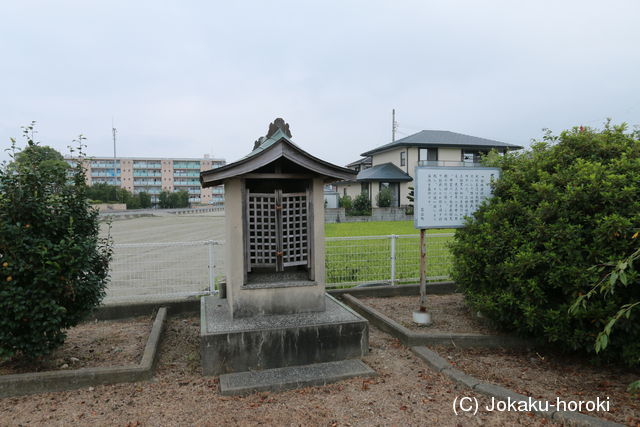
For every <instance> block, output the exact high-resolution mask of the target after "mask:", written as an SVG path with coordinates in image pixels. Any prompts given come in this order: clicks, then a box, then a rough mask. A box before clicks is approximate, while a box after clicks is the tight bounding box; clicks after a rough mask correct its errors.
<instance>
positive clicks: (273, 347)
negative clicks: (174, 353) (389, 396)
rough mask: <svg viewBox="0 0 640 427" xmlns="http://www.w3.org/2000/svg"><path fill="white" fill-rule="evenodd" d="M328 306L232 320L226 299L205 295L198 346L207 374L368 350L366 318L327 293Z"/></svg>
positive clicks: (304, 362)
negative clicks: (313, 310) (302, 311)
mask: <svg viewBox="0 0 640 427" xmlns="http://www.w3.org/2000/svg"><path fill="white" fill-rule="evenodd" d="M325 299H326V300H325V306H326V310H325V311H322V312H313V313H299V314H287V315H272V316H254V317H245V318H239V319H233V318H232V317H231V314H230V313H229V307H228V304H227V301H225V300H221V299H219V298H218V297H217V296H207V297H204V298H202V302H201V304H202V305H201V310H200V316H201V319H200V328H201V329H200V351H201V357H202V371H203V373H204V375H220V374H225V373H230V372H243V371H250V370H260V369H272V368H282V367H286V366H297V365H308V364H312V363H321V362H331V361H337V360H345V359H357V358H360V357H362V356H364V355H366V354H367V353H368V351H369V323H368V322H367V320H366V319H364V318H363V317H361V316H360V315H359V314H357V313H356V312H354V311H353V310H351V309H350V308H349V307H347V306H345V305H344V304H342V303H340V302H338V301H337V300H336V299H335V298H333V297H331V296H329V295H326V296H325Z"/></svg>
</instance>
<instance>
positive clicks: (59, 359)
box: [0, 316, 152, 425]
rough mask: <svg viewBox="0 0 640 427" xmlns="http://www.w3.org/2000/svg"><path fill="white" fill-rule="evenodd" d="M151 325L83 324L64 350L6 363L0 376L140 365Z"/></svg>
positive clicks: (145, 321) (142, 321)
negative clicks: (47, 355)
mask: <svg viewBox="0 0 640 427" xmlns="http://www.w3.org/2000/svg"><path fill="white" fill-rule="evenodd" d="M151 324H152V318H151V317H148V316H145V317H138V318H135V319H127V320H126V321H100V322H86V323H81V324H79V325H78V326H76V327H74V328H71V329H70V330H69V332H68V334H67V339H66V341H65V343H64V344H63V346H62V347H60V348H59V349H57V350H56V351H54V352H53V353H52V354H51V356H49V357H47V358H46V359H43V360H39V361H36V362H32V363H25V362H19V361H9V362H5V363H2V364H0V375H8V374H21V373H25V372H39V371H54V370H60V369H79V368H97V367H107V366H125V365H131V364H137V363H139V362H140V358H141V357H142V352H143V351H144V346H145V345H146V343H147V338H148V337H149V331H150V330H151ZM0 425H2V423H0Z"/></svg>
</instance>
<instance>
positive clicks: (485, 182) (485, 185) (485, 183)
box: [413, 166, 500, 325]
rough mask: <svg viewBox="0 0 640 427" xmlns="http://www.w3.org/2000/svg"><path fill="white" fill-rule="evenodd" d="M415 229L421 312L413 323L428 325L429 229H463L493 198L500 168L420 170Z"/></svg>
mask: <svg viewBox="0 0 640 427" xmlns="http://www.w3.org/2000/svg"><path fill="white" fill-rule="evenodd" d="M415 176H416V181H415V182H416V185H415V209H414V225H415V227H416V228H418V229H420V310H419V311H414V312H413V321H414V322H416V323H418V324H422V325H428V324H430V323H431V315H430V314H429V313H427V271H426V270H427V238H426V233H425V230H426V229H428V228H460V227H463V226H464V218H465V217H466V216H470V215H472V214H473V212H475V211H476V209H477V208H478V206H479V205H480V204H481V203H482V202H483V201H484V200H485V199H486V198H488V197H491V181H492V180H494V179H497V178H498V177H499V176H500V169H499V168H489V167H475V166H456V167H446V166H445V167H441V166H417V167H416V173H415Z"/></svg>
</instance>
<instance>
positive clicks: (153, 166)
mask: <svg viewBox="0 0 640 427" xmlns="http://www.w3.org/2000/svg"><path fill="white" fill-rule="evenodd" d="M133 168H134V169H162V164H160V163H159V162H158V163H147V162H144V163H137V162H133Z"/></svg>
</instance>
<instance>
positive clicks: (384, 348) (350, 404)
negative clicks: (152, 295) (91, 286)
mask: <svg viewBox="0 0 640 427" xmlns="http://www.w3.org/2000/svg"><path fill="white" fill-rule="evenodd" d="M198 332H199V322H198V319H197V318H195V317H193V318H192V317H186V318H173V319H170V320H169V322H168V325H167V330H166V334H165V340H164V342H163V344H162V347H161V355H160V363H159V368H158V372H157V374H156V377H155V378H154V379H153V380H152V381H151V382H145V383H137V384H119V385H107V386H98V387H95V388H85V389H82V390H77V391H70V392H62V393H47V394H40V395H34V396H26V397H17V398H7V399H0V425H3V426H4V425H7V426H13V425H47V426H49V425H54V426H56V425H91V426H102V425H109V426H111V425H120V426H127V425H130V426H136V425H143V426H147V425H150V426H157V425H171V426H176V425H210V426H214V425H215V426H220V425H230V426H236V425H240V426H250V425H251V426H252V425H279V426H280V425H283V426H289V425H291V426H355V425H358V426H414V425H415V426H418V425H442V426H469V425H470V426H474V425H498V426H513V425H527V426H530V425H553V423H551V422H550V421H549V420H546V419H543V418H539V417H535V416H532V415H531V414H518V413H499V412H486V411H481V412H479V413H478V415H477V416H472V415H460V416H456V415H454V413H453V410H452V401H453V399H454V398H455V397H456V396H463V395H464V396H475V397H477V398H478V399H479V401H480V402H481V405H482V404H488V402H489V401H488V400H487V399H486V398H484V397H481V396H479V395H474V394H473V393H470V392H469V391H468V390H467V389H465V388H462V387H459V386H456V385H455V384H453V383H452V382H450V381H449V380H448V379H446V378H445V377H443V376H442V375H440V374H437V373H434V372H433V371H431V370H429V368H428V367H427V366H426V365H425V364H424V363H423V362H422V361H420V360H419V359H417V358H416V357H414V356H413V355H412V353H411V352H410V351H409V350H408V349H407V348H405V347H403V346H402V345H400V344H399V343H398V341H397V340H395V339H393V338H391V337H390V336H388V335H386V334H383V333H381V332H379V331H378V330H376V329H374V328H372V330H371V338H370V346H371V353H370V355H369V356H367V357H366V358H365V362H366V363H367V364H369V366H371V367H372V368H374V369H375V370H376V371H377V373H378V376H377V377H375V378H370V379H366V380H363V379H361V378H354V379H351V380H347V381H342V382H340V383H336V384H332V385H329V386H325V387H310V388H305V389H300V390H292V391H288V392H284V393H278V394H270V393H256V394H253V395H250V396H246V397H223V396H220V395H219V393H218V379H217V378H216V377H202V376H201V375H200V366H199V336H198Z"/></svg>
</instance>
